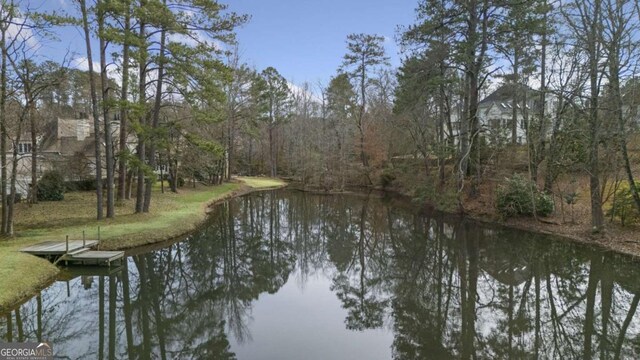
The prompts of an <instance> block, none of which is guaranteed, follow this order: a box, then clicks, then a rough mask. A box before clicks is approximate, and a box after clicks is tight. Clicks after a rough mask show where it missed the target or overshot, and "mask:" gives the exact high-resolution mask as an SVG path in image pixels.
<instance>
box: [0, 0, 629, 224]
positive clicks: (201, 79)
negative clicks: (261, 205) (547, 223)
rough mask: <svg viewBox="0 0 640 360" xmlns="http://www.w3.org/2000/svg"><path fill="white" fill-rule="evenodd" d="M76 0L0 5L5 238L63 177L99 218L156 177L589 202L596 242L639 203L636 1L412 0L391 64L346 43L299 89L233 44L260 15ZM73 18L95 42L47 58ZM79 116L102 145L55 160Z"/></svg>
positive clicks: (380, 51) (525, 203) (156, 2)
mask: <svg viewBox="0 0 640 360" xmlns="http://www.w3.org/2000/svg"><path fill="white" fill-rule="evenodd" d="M73 3H74V9H75V12H62V11H49V12H47V11H42V9H41V8H39V7H37V6H35V5H33V4H31V3H30V2H18V3H17V4H16V3H15V2H13V1H7V0H2V1H0V6H1V10H0V16H1V17H2V18H1V19H0V51H1V58H0V66H1V67H0V168H1V173H0V188H1V200H2V214H3V215H2V226H1V228H0V233H2V234H4V235H11V234H13V217H14V205H13V204H14V203H15V202H16V200H18V199H19V198H22V196H21V195H20V190H19V188H20V182H21V181H24V182H25V183H26V184H27V185H26V188H27V190H26V195H25V196H24V198H22V199H21V200H22V201H27V202H29V203H30V204H34V203H37V202H38V201H42V200H43V199H44V198H45V197H47V193H46V191H43V189H46V188H47V186H48V185H50V183H51V179H55V178H56V173H57V174H58V175H57V176H58V177H60V176H61V177H63V178H64V180H65V181H71V180H73V181H76V182H78V181H79V182H82V181H89V182H90V183H91V185H92V188H94V189H95V192H96V200H97V201H96V213H97V218H98V219H102V218H111V217H114V216H115V211H114V207H115V206H117V205H118V202H119V201H121V200H124V199H130V198H131V199H135V211H136V212H139V213H144V212H148V211H149V209H150V207H151V206H152V201H151V200H152V199H151V198H152V188H153V186H154V184H155V183H156V181H157V179H158V176H160V177H161V178H166V179H167V181H168V184H169V185H168V189H169V190H170V191H173V192H177V191H178V190H179V187H181V186H189V185H190V184H193V185H194V186H195V184H196V183H204V184H208V185H214V184H219V183H221V182H223V181H229V180H231V179H232V176H234V175H267V176H271V177H281V178H285V179H288V180H291V181H294V182H296V183H299V184H301V186H302V187H304V188H309V189H314V190H322V191H330V192H340V191H345V190H347V189H351V188H363V187H364V188H384V189H389V190H394V191H398V192H401V193H404V194H408V195H410V196H412V197H415V198H419V199H421V200H422V201H426V202H430V203H433V204H438V205H439V206H440V207H442V208H443V209H445V210H455V211H459V212H462V213H465V212H468V211H470V208H472V207H473V205H471V204H473V202H474V201H477V199H480V198H483V197H485V198H486V197H489V198H490V199H489V200H488V201H487V202H483V203H482V204H490V205H491V207H492V208H495V209H496V213H498V214H500V215H501V216H504V217H509V216H513V215H521V214H522V215H530V216H533V217H538V216H546V215H549V214H550V213H552V212H553V211H554V209H555V211H556V212H558V211H562V217H563V218H564V212H565V210H564V209H565V207H566V208H567V209H569V208H570V209H571V217H572V218H573V207H574V205H575V204H576V203H578V204H584V206H586V207H587V209H588V211H587V213H586V214H587V215H586V216H587V217H588V219H587V222H589V224H590V228H591V231H592V232H594V233H599V232H602V231H603V230H604V228H605V225H606V220H607V219H606V218H605V216H610V217H611V219H612V220H616V221H620V222H621V223H622V224H624V223H625V222H626V223H631V222H633V221H635V219H636V218H637V217H638V215H639V214H640V194H639V191H638V188H637V186H636V185H635V184H636V180H635V173H634V172H635V171H637V170H638V166H637V163H638V160H637V150H636V148H637V144H638V139H637V135H636V132H637V128H638V116H639V114H638V108H639V105H640V93H639V92H638V90H640V82H638V79H637V78H636V76H637V71H638V66H639V65H640V62H639V60H638V59H640V57H639V56H638V55H639V53H638V50H639V49H638V45H639V44H640V32H639V31H640V6H638V3H637V1H632V0H615V1H614V0H584V1H583V0H559V1H551V0H524V1H510V0H464V1H462V0H420V1H417V2H416V4H415V21H414V23H413V24H398V29H397V32H396V38H395V41H396V42H397V44H398V45H399V47H400V49H401V50H402V54H401V56H402V64H401V66H400V67H399V68H394V67H392V66H391V65H390V63H389V61H388V60H389V58H388V55H389V54H386V53H385V48H384V46H383V43H384V41H385V38H384V37H382V36H380V35H377V34H367V33H353V34H345V48H344V56H343V58H342V59H341V64H342V65H341V66H340V67H339V68H337V69H335V75H334V76H333V77H332V78H331V79H330V80H328V81H326V82H322V81H320V82H318V83H313V84H312V83H305V84H302V85H300V86H298V85H294V84H293V83H292V82H290V81H289V80H287V79H286V78H285V77H284V76H282V75H281V74H280V72H279V70H278V69H276V68H274V67H267V68H265V69H256V68H254V67H252V66H251V65H249V64H248V63H247V61H245V59H243V58H242V55H241V54H242V52H241V51H240V50H239V49H241V46H242V44H241V43H239V42H238V41H237V40H236V38H235V36H234V35H235V32H236V30H237V29H238V28H239V27H241V26H243V25H244V24H246V23H247V22H250V21H251V14H238V13H236V12H234V9H233V6H232V5H229V6H228V5H225V4H221V3H218V2H217V1H214V0H197V1H196V0H95V1H87V0H76V1H74V2H73ZM66 27H75V28H77V29H78V31H80V32H82V33H83V34H84V39H85V40H86V41H85V43H84V44H74V46H75V47H76V49H78V48H80V49H82V52H83V56H84V57H85V59H86V60H87V65H88V66H87V69H86V70H81V69H78V68H77V66H76V67H74V66H73V62H72V61H71V58H70V57H68V58H67V57H65V58H64V59H49V58H47V57H46V56H43V54H42V50H41V48H40V46H39V44H40V43H41V42H42V41H44V39H47V41H49V42H60V43H61V42H62V40H61V39H57V34H58V33H57V32H58V31H59V29H61V28H66ZM60 46H63V45H62V44H60ZM65 46H66V45H65ZM94 58H95V59H99V60H97V61H96V60H94ZM280 70H282V69H280ZM85 118H86V119H89V121H88V122H87V124H90V126H91V128H90V129H89V128H87V129H85V130H86V133H87V134H90V136H92V137H93V139H92V141H93V146H92V147H89V148H90V149H91V151H90V152H87V151H86V150H87V149H88V148H83V149H81V150H77V151H76V152H75V153H74V157H73V158H72V159H71V160H69V159H67V161H51V160H50V159H51V158H52V156H53V155H49V153H47V152H46V151H45V150H46V149H45V143H46V142H45V141H44V139H47V138H48V137H49V132H51V131H52V129H53V128H56V126H57V129H58V133H60V132H61V131H62V130H60V128H61V125H60V124H61V121H60V120H58V121H57V122H55V121H54V120H55V119H85ZM52 122H53V123H55V124H57V125H55V126H53V125H51V124H52ZM83 126H84V125H83ZM83 129H84V128H83ZM85 130H83V131H85ZM78 131H79V130H78ZM41 150H42V151H41ZM41 152H42V153H41ZM25 159H28V162H27V163H25V162H24V160H25ZM80 163H86V164H87V166H84V167H79V166H78V164H80ZM25 164H27V165H25ZM22 166H26V167H28V171H27V174H26V175H24V176H21V171H20V167H22ZM23 178H24V179H23ZM162 184H164V182H163V183H162ZM163 186H164V185H163ZM39 198H43V199H39ZM560 208H561V209H562V210H560Z"/></svg>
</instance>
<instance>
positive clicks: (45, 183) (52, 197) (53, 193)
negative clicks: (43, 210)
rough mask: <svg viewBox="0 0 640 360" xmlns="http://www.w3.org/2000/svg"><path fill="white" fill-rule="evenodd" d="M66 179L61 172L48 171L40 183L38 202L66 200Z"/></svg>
mask: <svg viewBox="0 0 640 360" xmlns="http://www.w3.org/2000/svg"><path fill="white" fill-rule="evenodd" d="M64 189H65V185H64V177H63V176H62V174H61V173H60V172H59V171H55V170H53V171H47V172H45V173H44V174H43V175H42V178H41V179H40V181H39V182H38V200H41V201H62V200H64Z"/></svg>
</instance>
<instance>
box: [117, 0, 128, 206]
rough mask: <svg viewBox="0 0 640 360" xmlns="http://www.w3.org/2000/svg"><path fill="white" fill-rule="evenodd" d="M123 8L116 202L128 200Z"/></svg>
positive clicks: (126, 76)
mask: <svg viewBox="0 0 640 360" xmlns="http://www.w3.org/2000/svg"><path fill="white" fill-rule="evenodd" d="M125 6H127V10H126V15H125V25H124V33H125V41H124V44H123V49H122V88H121V90H120V142H119V149H118V150H119V153H120V156H119V158H118V174H119V175H120V176H119V177H118V200H124V199H125V198H128V197H127V196H126V191H127V190H126V188H127V157H126V156H125V154H127V153H128V152H129V149H128V148H127V116H128V111H127V106H126V105H125V104H127V100H128V92H129V42H128V41H127V40H126V37H127V36H129V32H130V31H131V5H130V4H129V2H128V1H127V2H125Z"/></svg>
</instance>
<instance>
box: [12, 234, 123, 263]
mask: <svg viewBox="0 0 640 360" xmlns="http://www.w3.org/2000/svg"><path fill="white" fill-rule="evenodd" d="M98 243H99V241H98V240H67V241H45V242H42V243H39V244H36V245H32V246H28V247H26V248H24V249H21V250H20V251H22V252H25V253H28V254H32V255H36V256H40V257H44V258H47V259H49V260H51V261H53V263H54V264H58V263H59V262H64V263H65V265H106V266H111V264H112V263H115V262H117V263H119V262H121V261H122V260H123V259H124V251H95V250H91V249H92V248H94V247H95V246H96V245H98Z"/></svg>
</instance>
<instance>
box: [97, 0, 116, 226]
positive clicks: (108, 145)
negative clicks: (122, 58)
mask: <svg viewBox="0 0 640 360" xmlns="http://www.w3.org/2000/svg"><path fill="white" fill-rule="evenodd" d="M97 6H98V8H100V2H98V4H97ZM103 31H104V13H103V12H102V11H101V10H98V33H99V34H100V80H101V81H100V82H101V84H100V86H101V90H102V117H103V121H104V148H105V161H106V163H107V217H108V218H113V217H114V216H115V209H114V204H113V198H114V196H113V195H114V194H113V178H114V174H113V173H114V167H115V162H114V159H113V141H112V140H111V122H110V121H109V108H110V105H109V78H108V77H107V54H106V52H107V43H106V41H105V40H104V35H103V34H102V33H103Z"/></svg>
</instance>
